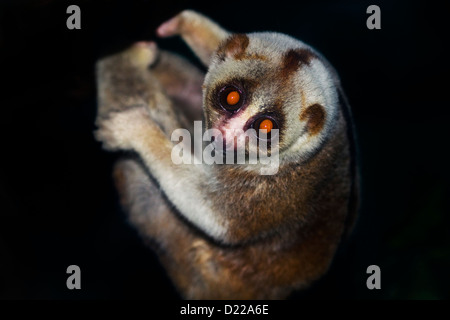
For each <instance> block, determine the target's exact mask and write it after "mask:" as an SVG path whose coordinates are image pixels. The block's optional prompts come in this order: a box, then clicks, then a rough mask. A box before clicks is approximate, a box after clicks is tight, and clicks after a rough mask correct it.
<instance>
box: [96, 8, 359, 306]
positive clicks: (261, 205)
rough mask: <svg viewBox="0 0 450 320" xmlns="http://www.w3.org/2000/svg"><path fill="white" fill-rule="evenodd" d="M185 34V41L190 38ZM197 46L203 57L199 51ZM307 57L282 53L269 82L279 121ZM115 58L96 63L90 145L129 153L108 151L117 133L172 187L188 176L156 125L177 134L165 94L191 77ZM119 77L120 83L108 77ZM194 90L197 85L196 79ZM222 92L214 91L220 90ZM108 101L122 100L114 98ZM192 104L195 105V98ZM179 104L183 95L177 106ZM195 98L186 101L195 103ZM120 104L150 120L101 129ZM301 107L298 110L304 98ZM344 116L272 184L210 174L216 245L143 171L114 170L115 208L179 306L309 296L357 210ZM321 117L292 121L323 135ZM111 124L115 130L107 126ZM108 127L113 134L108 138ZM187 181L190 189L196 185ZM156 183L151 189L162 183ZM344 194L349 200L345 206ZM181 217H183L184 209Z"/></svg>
mask: <svg viewBox="0 0 450 320" xmlns="http://www.w3.org/2000/svg"><path fill="white" fill-rule="evenodd" d="M191 18H192V16H191ZM184 28H185V30H184V31H183V32H185V33H186V32H187V31H188V29H189V28H188V27H187V26H185V27H184ZM192 32H197V31H192ZM202 32H206V31H201V32H200V31H199V34H200V35H202ZM197 36H198V35H195V36H194V37H191V39H192V38H195V39H197V40H196V41H200V40H201V37H197ZM204 41H209V40H208V39H206V40H204ZM200 46H201V47H202V48H205V46H204V45H203V44H201V45H200ZM247 47H248V37H247V36H245V35H236V36H232V37H230V38H229V39H228V40H227V41H225V42H223V43H222V45H221V47H220V49H219V54H222V55H231V57H232V58H234V59H238V60H239V59H245V58H246V57H247V56H248V55H247V53H246V50H247ZM161 54H162V55H163V56H162V59H160V60H159V61H160V62H161V61H165V60H164V59H166V58H167V59H169V58H168V57H169V55H166V54H165V53H164V52H162V53H161ZM206 56H207V55H206ZM314 56H315V55H314V54H312V52H310V51H309V50H290V51H288V52H287V53H286V54H285V55H284V58H283V60H282V61H283V62H282V65H281V68H280V70H281V71H279V72H275V75H274V78H275V79H274V81H277V85H278V86H279V87H280V90H278V91H277V95H278V96H277V99H275V101H272V103H274V105H273V106H272V109H271V110H270V111H272V112H276V113H278V114H279V117H280V119H284V117H286V115H285V114H284V110H283V105H284V102H285V100H286V99H289V98H290V97H291V96H290V94H292V93H291V92H290V89H291V88H292V86H290V85H289V84H291V81H294V80H293V77H292V76H293V74H294V73H295V71H297V70H298V68H299V67H300V66H301V65H302V64H305V65H309V64H310V61H311V59H312V58H313V57H314ZM120 57H121V55H120V54H119V55H118V56H117V57H116V58H115V60H113V61H115V63H112V62H111V61H112V60H105V61H106V62H107V61H109V63H105V61H103V62H100V65H103V67H104V68H103V69H102V72H100V73H99V82H100V84H102V86H100V93H101V94H100V108H101V109H100V110H103V111H102V112H101V113H100V112H99V121H98V123H99V125H100V126H103V128H101V130H100V131H101V133H102V134H99V135H98V137H100V139H101V140H102V141H103V142H104V143H105V144H106V146H111V144H113V146H115V147H116V149H117V148H124V149H127V148H128V149H129V147H128V146H126V145H120V143H117V141H114V135H113V134H111V131H108V130H105V128H106V129H109V130H118V131H120V130H122V132H121V135H118V136H119V137H120V136H128V137H131V140H132V141H133V142H135V143H136V141H138V142H139V143H138V144H135V145H139V146H140V148H139V149H136V151H137V152H138V153H139V154H138V155H139V156H141V157H142V158H143V159H144V163H145V165H146V166H147V169H148V168H149V166H150V165H151V164H152V162H158V163H159V164H161V165H162V166H163V167H164V168H168V170H170V171H164V172H165V173H168V172H170V173H172V172H175V173H176V177H177V178H178V177H180V176H181V175H182V174H186V172H183V168H182V167H177V166H175V165H173V164H172V163H171V162H170V161H171V160H170V151H171V144H170V141H168V139H167V134H168V133H170V132H168V131H166V130H167V128H169V126H168V125H166V126H163V125H161V123H164V121H165V120H164V117H170V118H171V119H170V121H169V122H170V124H171V125H172V126H177V125H178V126H181V124H182V121H181V120H180V119H181V118H179V117H178V116H175V115H174V114H184V113H185V110H184V109H182V107H183V106H182V105H180V103H179V102H177V98H176V97H177V92H178V90H172V89H171V88H170V86H171V85H172V81H171V80H170V79H171V77H173V78H174V80H173V82H174V84H173V85H175V86H178V88H180V87H181V88H183V85H182V83H177V81H178V80H177V79H179V78H181V79H185V80H182V82H183V81H187V83H190V81H191V80H189V79H190V78H189V75H188V73H186V70H188V69H189V68H184V67H183V64H181V63H178V62H177V58H176V57H171V58H170V59H174V60H170V59H169V60H167V61H172V62H173V63H171V64H170V65H171V67H167V68H166V67H164V65H160V67H158V65H155V66H153V67H152V69H150V70H147V69H146V70H145V72H144V71H143V69H139V68H135V67H130V66H129V65H126V64H124V63H123V60H121V59H120ZM167 61H166V62H167ZM102 63H103V64H102ZM161 63H162V62H161ZM158 68H159V69H158ZM158 70H159V71H158ZM164 70H168V71H170V74H171V75H170V76H168V75H164ZM118 71H120V72H122V74H120V75H116V73H117V72H118ZM146 72H147V73H146ZM179 74H181V76H179ZM194 74H198V73H196V72H194ZM117 77H118V78H117ZM122 78H123V79H125V78H129V79H130V83H132V84H134V83H135V82H143V83H138V84H134V85H133V86H132V87H131V88H130V87H128V86H129V85H128V83H127V82H126V81H122ZM175 78H176V79H175ZM241 80H242V79H241ZM192 81H193V82H194V83H197V82H199V81H198V78H196V79H193V80H192ZM236 81H238V80H236ZM105 84H106V85H105ZM221 85H223V84H217V86H218V87H220V86H221ZM140 88H143V89H142V90H143V92H141V89H140ZM145 88H147V89H145ZM150 89H152V90H155V91H153V92H151V91H150ZM216 89H217V88H216ZM216 89H215V88H209V87H207V88H206V102H207V103H210V104H209V105H207V109H206V112H205V114H206V116H207V121H209V122H214V121H218V119H219V118H220V116H221V113H220V112H217V110H216V112H213V108H214V103H215V101H216V100H217V99H214V97H215V94H216V93H217V92H216ZM146 90H147V91H146ZM253 90H254V88H253ZM194 91H195V90H194ZM116 92H119V93H123V94H124V95H125V97H120V96H116V95H115V94H116ZM127 92H128V95H130V96H128V97H127ZM249 92H252V91H251V90H250V91H249ZM192 94H194V95H198V91H195V92H193V93H192ZM302 94H303V93H302ZM161 95H162V97H160V96H161ZM164 97H165V98H166V99H164ZM182 97H183V95H182V94H181V100H182ZM197 98H198V97H193V101H195V100H196V99H197ZM120 99H125V100H120ZM126 99H135V100H136V101H144V102H147V103H148V106H147V109H148V110H150V111H151V112H149V113H148V114H147V113H145V112H144V111H145V110H144V109H143V108H140V109H138V110H135V111H133V110H131V112H130V111H127V109H126V108H125V111H124V112H120V113H118V114H115V115H114V117H113V118H112V119H111V120H104V114H106V113H107V111H108V110H110V109H108V106H109V104H111V103H112V104H117V106H118V108H120V107H121V106H122V104H123V101H128V100H126ZM301 99H302V103H304V101H305V99H304V96H303V95H302V96H301ZM299 104H300V102H299ZM302 106H303V107H305V106H304V105H302ZM180 107H181V108H180ZM341 107H342V106H341ZM172 108H173V110H172ZM112 110H113V111H114V110H115V109H112ZM122 110H123V109H122ZM143 110H144V111H143ZM167 110H169V112H170V113H167V112H168V111H167ZM170 110H172V111H170ZM344 111H345V109H343V108H341V109H340V110H339V111H338V115H337V120H336V123H335V126H333V129H332V130H333V131H332V132H330V134H329V139H327V140H326V142H325V143H324V145H322V146H321V149H320V150H318V151H317V153H315V154H314V156H312V157H311V158H310V159H308V161H306V162H303V163H295V162H289V163H281V165H280V168H279V171H278V173H277V174H275V175H272V176H263V175H259V174H257V173H254V172H251V171H245V170H242V168H241V167H240V166H238V165H217V166H214V167H212V168H211V169H212V171H213V172H212V173H211V176H208V177H211V179H207V181H206V179H205V180H201V181H200V182H199V184H200V185H202V186H203V188H201V195H202V197H203V199H207V200H209V201H210V202H211V203H212V207H211V210H212V211H213V212H215V213H218V214H220V216H221V217H224V218H225V220H226V221H227V222H228V228H227V229H226V230H227V231H226V234H225V235H224V236H223V238H221V239H212V238H210V237H209V236H208V235H207V234H206V231H205V230H203V231H202V230H199V229H197V227H196V226H194V225H192V224H191V223H188V222H187V221H186V218H185V217H184V216H183V212H182V211H177V210H176V209H175V208H174V205H173V204H172V202H171V201H169V200H168V199H169V198H170V196H173V195H171V194H165V190H164V189H162V188H161V187H160V185H159V184H158V182H157V181H156V179H154V178H153V177H152V176H150V175H149V172H148V171H147V170H146V169H145V168H144V166H143V163H141V162H139V161H138V160H135V159H125V160H122V161H120V162H118V164H117V165H116V167H115V174H114V176H115V180H116V185H117V188H118V190H119V192H120V195H121V203H122V205H123V207H124V208H125V209H126V210H127V211H128V212H129V216H130V220H131V222H132V223H133V225H135V226H136V227H137V229H138V230H139V232H140V233H141V234H142V236H143V237H144V238H145V239H147V241H148V242H149V244H150V245H151V246H152V247H153V248H154V249H155V250H156V252H157V253H158V255H159V257H160V260H161V262H162V264H163V265H164V267H165V268H166V270H167V272H168V274H169V275H170V277H171V279H172V280H173V282H174V284H175V285H176V287H177V288H178V290H179V292H180V293H181V295H182V296H183V297H185V298H192V299H281V298H285V297H287V296H288V295H289V294H290V293H291V292H292V291H293V290H295V289H299V288H304V287H306V286H308V285H309V284H311V283H312V282H313V281H314V280H316V279H317V278H319V277H320V276H321V275H322V274H324V273H325V272H326V270H327V269H328V267H329V265H330V263H331V261H332V258H333V255H334V253H335V250H336V248H337V246H338V244H339V242H340V239H341V236H342V234H343V230H344V229H345V224H346V223H347V221H346V218H347V216H348V209H349V208H355V203H357V190H356V189H355V186H356V185H355V183H354V179H355V175H354V172H355V171H354V166H355V162H354V161H352V149H351V142H352V139H353V138H352V136H351V135H350V134H349V130H348V128H349V126H350V123H349V122H348V121H349V120H348V118H346V116H345V112H344ZM152 112H153V113H152ZM101 114H103V116H101ZM208 117H211V118H208ZM213 117H215V118H214V119H213ZM325 117H326V114H325V109H324V108H323V107H322V106H321V105H319V104H314V105H311V106H309V107H308V108H306V109H305V110H304V111H303V113H302V114H301V115H300V119H301V120H304V121H308V123H307V129H308V131H309V133H310V134H312V135H314V134H317V133H318V132H320V130H321V129H322V128H323V126H324V123H325ZM143 118H145V119H144V120H142V119H143ZM216 118H217V119H216ZM114 119H115V120H117V119H118V120H121V121H116V122H114V121H113V120H114ZM154 123H157V124H159V126H155V125H154ZM112 124H116V125H117V127H116V128H111V125H112ZM160 128H161V129H163V131H164V132H165V133H166V135H164V134H163V132H162V131H161V130H160ZM125 131H126V132H125ZM108 134H109V135H108ZM114 143H116V145H114ZM121 143H123V141H121ZM195 178H196V179H195V181H197V180H199V179H200V177H195ZM163 179H164V178H162V179H161V178H160V179H159V180H158V181H159V182H160V183H163ZM189 186H190V185H188V186H186V187H189ZM351 193H353V194H354V195H355V197H351V196H350V194H351ZM172 199H173V198H172ZM200 199H202V198H200ZM208 208H209V207H208ZM179 209H180V210H183V208H182V207H179Z"/></svg>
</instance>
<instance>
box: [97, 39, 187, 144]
mask: <svg viewBox="0 0 450 320" xmlns="http://www.w3.org/2000/svg"><path fill="white" fill-rule="evenodd" d="M158 55H159V53H158V48H157V47H156V44H155V43H154V42H144V41H142V42H137V43H135V44H133V45H132V46H131V47H130V48H128V49H126V50H124V51H122V52H119V53H117V54H114V55H111V56H108V57H106V58H103V59H101V60H100V61H99V62H98V63H97V66H96V67H97V70H96V71H97V83H98V104H99V105H98V114H97V122H96V124H97V126H100V123H101V122H102V121H103V120H104V119H105V118H108V117H109V115H110V114H111V113H112V112H118V111H124V110H127V109H130V108H135V107H139V106H143V107H145V108H146V109H147V110H148V111H149V112H148V113H149V116H150V118H151V119H152V120H153V121H155V122H156V123H157V124H158V125H159V126H160V128H161V129H162V131H163V132H164V133H165V134H166V135H167V136H168V137H170V135H171V134H172V132H173V131H174V130H175V129H178V128H180V127H181V123H188V121H187V118H188V117H187V116H186V115H185V113H186V112H180V110H175V108H174V102H173V101H172V100H171V99H170V98H169V97H168V96H167V94H166V92H165V90H164V88H163V85H162V84H161V83H160V81H159V80H158V77H157V76H156V75H155V74H154V72H153V71H152V69H151V68H150V67H151V66H152V65H153V64H155V62H156V61H157V60H159V58H158ZM162 56H165V53H163V54H162ZM162 60H163V61H164V60H165V59H164V58H163V59H162ZM158 68H159V67H158ZM106 142H107V141H106Z"/></svg>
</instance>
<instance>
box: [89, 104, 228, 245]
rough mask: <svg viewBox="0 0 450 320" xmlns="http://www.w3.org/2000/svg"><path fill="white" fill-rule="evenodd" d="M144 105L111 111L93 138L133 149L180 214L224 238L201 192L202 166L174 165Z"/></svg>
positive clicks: (221, 224)
mask: <svg viewBox="0 0 450 320" xmlns="http://www.w3.org/2000/svg"><path fill="white" fill-rule="evenodd" d="M147 110H148V109H147V108H146V107H136V108H133V109H129V110H126V111H121V112H116V113H112V114H111V116H110V118H108V119H105V120H102V121H101V122H100V129H99V130H98V131H97V139H98V140H101V141H104V142H105V141H106V142H107V143H106V144H105V147H106V148H108V149H110V150H117V149H120V150H134V151H136V152H137V153H138V154H139V155H140V157H141V158H142V160H143V161H144V163H145V164H146V166H147V167H148V169H149V171H150V172H151V174H152V176H153V177H154V178H155V179H156V180H157V181H158V183H159V185H160V187H161V189H163V190H164V192H165V194H166V196H167V197H168V198H169V200H170V201H171V202H172V203H173V204H174V205H175V207H176V208H177V209H178V210H179V211H180V213H181V214H182V215H183V216H184V217H185V218H186V219H187V220H189V221H190V222H191V223H193V224H194V225H195V226H197V227H198V228H200V229H201V230H202V231H204V232H205V233H206V234H208V235H209V236H211V237H213V238H215V239H217V240H224V239H225V237H226V233H227V227H228V225H227V223H226V221H225V220H224V219H223V218H221V215H220V214H219V213H218V212H214V210H213V208H212V206H211V203H210V201H211V200H210V199H207V198H206V197H205V196H204V195H205V192H204V190H205V185H206V183H207V182H208V181H210V180H211V177H210V176H209V174H208V171H207V170H208V168H207V167H206V165H203V164H202V165H190V164H187V165H184V164H182V165H175V164H174V163H173V162H172V159H171V152H172V148H173V146H174V145H173V144H172V142H171V141H170V140H169V139H168V138H167V136H166V135H165V134H164V133H163V132H162V130H161V129H160V128H159V127H158V126H157V125H156V123H155V122H154V121H153V120H152V119H151V118H150V117H149V113H148V111H147Z"/></svg>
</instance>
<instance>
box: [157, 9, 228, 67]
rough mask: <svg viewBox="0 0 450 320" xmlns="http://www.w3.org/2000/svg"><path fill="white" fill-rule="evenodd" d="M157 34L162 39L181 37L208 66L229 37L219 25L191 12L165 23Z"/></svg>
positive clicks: (182, 13)
mask: <svg viewBox="0 0 450 320" xmlns="http://www.w3.org/2000/svg"><path fill="white" fill-rule="evenodd" d="M157 33H158V35H159V36H160V37H169V36H174V35H180V36H181V37H182V38H183V40H184V41H186V43H187V44H188V45H189V46H190V47H191V49H192V50H193V51H194V52H195V54H196V55H197V56H198V57H199V58H200V60H201V61H202V62H203V63H204V64H205V65H206V66H209V65H210V63H211V58H212V55H213V53H214V51H216V49H217V47H218V46H219V44H220V43H221V42H222V41H223V40H225V39H226V38H227V37H228V36H229V33H228V32H227V31H226V30H224V29H222V28H221V27H220V26H219V25H218V24H216V23H215V22H213V21H212V20H210V19H208V18H207V17H205V16H203V15H201V14H199V13H197V12H195V11H191V10H185V11H183V12H181V13H180V14H178V15H177V16H175V17H174V18H172V19H170V20H169V21H167V22H165V23H163V24H162V25H161V26H160V27H159V28H158V30H157Z"/></svg>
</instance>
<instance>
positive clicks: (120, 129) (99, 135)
mask: <svg viewBox="0 0 450 320" xmlns="http://www.w3.org/2000/svg"><path fill="white" fill-rule="evenodd" d="M97 126H98V128H99V129H98V130H97V131H96V132H95V138H96V139H97V140H98V141H101V142H103V148H104V149H106V150H131V149H135V146H134V145H133V142H134V141H142V140H145V139H146V136H147V135H149V136H150V135H151V134H150V131H151V129H152V127H154V128H156V129H158V128H157V125H156V124H155V123H154V121H153V120H152V119H151V118H150V116H149V113H148V110H147V108H146V106H138V107H133V108H130V109H127V110H124V111H120V112H111V113H110V114H109V115H108V117H107V118H102V119H98V120H97Z"/></svg>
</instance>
